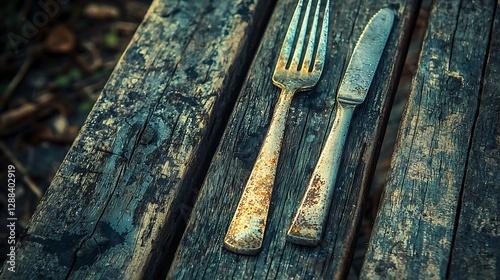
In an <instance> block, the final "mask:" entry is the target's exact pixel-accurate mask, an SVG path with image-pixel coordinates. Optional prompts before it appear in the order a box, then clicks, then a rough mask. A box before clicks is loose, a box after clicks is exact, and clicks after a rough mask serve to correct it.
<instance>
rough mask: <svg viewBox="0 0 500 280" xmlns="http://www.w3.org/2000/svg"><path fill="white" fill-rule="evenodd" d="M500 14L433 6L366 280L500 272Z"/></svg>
mask: <svg viewBox="0 0 500 280" xmlns="http://www.w3.org/2000/svg"><path fill="white" fill-rule="evenodd" d="M495 9H496V11H495ZM498 11H499V10H498V7H497V3H496V1H435V2H434V4H433V9H432V11H431V18H430V22H429V27H428V31H427V32H428V33H427V36H426V39H425V40H424V46H423V49H422V52H421V57H420V64H419V68H418V70H417V74H416V76H415V78H414V81H413V86H412V90H411V94H410V98H409V103H408V105H407V106H408V107H407V109H406V112H405V115H404V118H403V121H402V124H401V128H400V132H399V136H398V137H399V138H398V143H397V146H396V149H395V153H394V154H395V155H394V156H393V159H392V166H391V168H392V171H391V174H390V175H389V178H388V184H387V186H386V190H385V194H384V196H383V198H382V201H381V206H380V207H381V208H380V210H379V212H378V215H377V221H376V223H375V227H374V230H373V233H372V236H371V240H370V243H369V247H368V252H367V255H366V257H365V263H364V266H363V269H362V278H363V279H378V278H382V279H436V278H437V279H444V278H450V279H498V278H499V268H500V266H499V264H500V234H499V228H500V219H499V213H500V210H499V209H500V208H499V207H500V206H499V199H498V198H499V194H500V172H499V170H500V169H499V165H500V125H499V116H500V102H499V101H500V99H499V95H498V92H499V89H500V87H499V86H500V84H499V83H498V74H499V72H498V70H499V67H498V65H499V62H500V61H499V55H500V52H499V47H500V40H499V39H498V38H499V37H498V36H499V35H500V31H499V26H498V24H499V20H498V17H499V15H500V13H498ZM495 17H496V19H495ZM493 22H495V25H494V31H493V32H492V30H493Z"/></svg>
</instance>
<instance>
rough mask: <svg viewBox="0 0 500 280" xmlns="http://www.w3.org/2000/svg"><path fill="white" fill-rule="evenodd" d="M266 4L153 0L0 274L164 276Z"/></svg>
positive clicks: (249, 55) (28, 276) (252, 0)
mask: <svg viewBox="0 0 500 280" xmlns="http://www.w3.org/2000/svg"><path fill="white" fill-rule="evenodd" d="M270 3H271V2H270V1H260V0H241V1H232V0H223V1H217V4H216V5H215V4H214V3H212V1H201V0H200V1H166V0H156V1H154V2H153V4H152V6H151V7H150V9H149V12H148V14H147V15H146V18H145V19H144V21H143V23H142V25H141V26H140V28H139V29H138V31H137V33H136V34H135V36H134V38H133V40H132V42H131V44H130V45H129V47H128V49H127V50H126V53H125V54H124V56H123V57H122V58H121V60H120V62H119V64H118V65H117V67H116V69H115V71H114V72H113V74H112V76H111V78H110V80H109V81H108V83H107V84H106V86H105V88H104V90H103V92H102V94H101V96H100V98H99V99H98V101H97V103H96V105H95V106H94V108H93V110H92V112H91V114H90V115H89V118H88V120H87V121H86V123H85V125H84V127H83V129H82V131H81V132H80V134H79V136H78V138H77V139H76V140H75V143H74V144H73V146H72V148H71V150H70V152H69V153H68V155H67V157H66V158H65V160H64V162H63V164H62V166H61V168H60V170H59V171H58V172H57V174H56V176H55V178H54V180H53V182H52V184H51V186H50V188H49V190H48V191H47V193H46V194H45V196H44V197H43V199H42V201H41V203H40V205H39V206H38V208H37V211H36V212H35V214H34V216H33V218H32V219H31V222H30V224H29V225H28V228H27V230H26V232H25V234H24V235H23V236H21V238H20V242H19V246H18V248H17V250H16V253H17V262H16V271H17V273H15V274H12V273H9V272H8V271H6V270H5V271H4V273H3V274H2V275H1V278H3V279H6V278H9V279H13V278H19V279H65V278H76V279H82V278H106V279H124V278H139V277H146V278H148V277H153V276H159V275H160V276H161V275H163V276H164V275H165V273H166V268H168V264H167V263H166V262H165V259H166V258H168V256H166V254H167V253H168V252H169V250H171V249H170V248H169V246H170V245H171V243H172V240H173V238H174V236H175V235H176V234H177V231H179V230H180V231H181V232H182V229H183V228H182V227H180V225H181V224H182V223H183V222H184V221H183V220H184V219H185V218H186V217H187V215H188V213H187V212H188V209H186V205H188V204H186V203H187V202H186V200H187V199H189V198H191V197H192V194H193V191H194V190H193V189H192V187H193V186H196V185H197V184H201V180H202V179H203V172H206V166H207V164H208V163H209V160H210V148H211V147H212V146H213V147H212V154H213V151H214V150H215V147H216V143H217V142H216V141H217V140H218V139H219V138H220V136H217V134H219V135H220V134H221V133H222V129H223V127H222V126H221V124H223V123H224V122H222V121H221V120H222V119H223V118H224V117H225V116H224V113H226V114H227V111H228V109H229V110H230V108H229V107H230V106H229V105H230V104H231V103H233V104H234V100H235V98H236V96H237V94H238V91H237V90H236V89H238V87H240V86H241V84H242V81H243V78H244V73H245V72H244V70H245V69H244V67H246V66H245V65H246V64H247V65H249V64H250V60H251V58H252V56H253V53H252V51H251V50H252V46H255V47H256V46H257V42H258V38H259V37H258V36H257V35H258V32H259V31H258V30H262V28H261V27H260V26H261V25H263V22H262V21H263V19H264V17H265V15H266V13H268V12H267V10H268V8H269V6H270ZM254 50H255V48H254ZM179 235H180V233H179Z"/></svg>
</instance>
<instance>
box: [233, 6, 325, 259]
mask: <svg viewBox="0 0 500 280" xmlns="http://www.w3.org/2000/svg"><path fill="white" fill-rule="evenodd" d="M303 2H304V0H299V2H298V3H297V7H296V9H295V11H294V14H293V17H292V20H291V22H290V25H289V27H288V30H287V33H286V36H285V39H284V42H283V45H282V47H281V51H280V54H279V57H278V61H277V63H276V68H275V70H274V74H273V83H274V85H276V86H278V87H279V88H281V93H280V95H279V98H278V101H277V103H276V106H275V108H274V113H273V116H272V119H271V123H270V125H269V129H268V131H267V134H266V136H265V140H264V143H263V144H262V147H261V149H260V151H259V155H258V156H257V160H256V162H255V165H254V167H253V169H252V172H251V174H250V177H249V179H248V182H247V185H246V186H245V189H244V190H243V194H242V196H241V199H240V202H239V204H238V207H237V208H236V212H235V214H234V216H233V219H232V221H231V224H230V225H229V229H228V231H227V233H226V237H225V238H224V246H225V247H226V248H227V249H228V250H230V251H233V252H235V253H239V254H246V255H254V254H257V253H258V252H260V250H261V247H262V239H263V237H264V232H265V227H266V220H267V215H268V211H269V205H270V202H271V194H272V191H273V186H274V179H275V175H276V167H277V162H278V158H279V153H280V149H281V142H282V140H283V134H284V131H285V123H286V119H287V114H288V111H289V108H290V104H291V102H292V98H293V95H294V94H295V92H297V91H299V90H308V89H311V88H312V87H314V86H315V85H316V83H317V82H318V80H319V78H320V76H321V72H322V70H323V66H324V60H325V54H326V42H327V37H328V21H329V19H328V17H329V5H330V0H327V1H326V8H325V12H324V16H323V21H322V23H321V30H320V31H319V34H320V35H319V43H318V47H317V50H316V53H315V51H314V50H315V46H316V37H317V36H316V34H317V33H318V24H319V18H320V16H319V15H320V6H321V3H322V2H323V0H318V1H317V3H316V9H315V12H314V20H313V21H312V26H311V28H310V30H309V33H310V34H312V35H310V36H309V40H308V42H307V43H306V42H305V38H306V33H307V32H308V25H309V23H308V19H309V15H310V11H311V6H312V2H313V0H309V1H308V3H307V7H306V10H305V14H304V17H303V24H302V26H301V28H300V31H299V32H298V33H299V34H298V39H297V42H296V47H295V50H294V52H293V53H292V49H293V43H294V40H295V35H296V33H297V30H298V26H299V21H300V14H301V12H302V6H303ZM304 48H306V49H305V55H303V51H304ZM302 58H303V62H302V63H301V59H302ZM287 64H290V66H289V67H288V68H287V67H286V65H287ZM310 69H311V70H310Z"/></svg>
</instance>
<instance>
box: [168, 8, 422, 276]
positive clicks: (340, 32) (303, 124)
mask: <svg viewBox="0 0 500 280" xmlns="http://www.w3.org/2000/svg"><path fill="white" fill-rule="evenodd" d="M389 3H390V4H391V5H390V4H389ZM295 4H296V1H293V0H289V1H288V0H285V1H279V2H278V3H277V6H276V8H275V11H274V13H273V15H272V17H271V20H270V23H269V25H268V27H267V30H266V33H265V35H264V38H263V41H262V43H261V46H260V49H259V51H258V53H257V55H256V58H255V60H254V62H253V64H252V67H251V69H250V72H249V75H248V77H247V79H246V82H245V84H244V86H243V89H242V92H241V94H240V96H239V98H238V100H237V103H236V107H235V110H234V111H233V114H232V115H231V117H230V120H229V123H228V126H227V128H226V130H225V132H224V135H223V138H222V141H221V144H220V146H219V147H218V150H217V152H216V155H215V157H214V159H213V161H212V164H211V167H210V169H209V172H208V175H207V177H206V179H205V182H204V184H203V187H202V189H201V190H200V195H199V197H198V200H197V202H196V204H195V207H194V208H193V212H192V215H191V219H190V220H189V223H188V226H187V229H186V231H185V233H184V236H183V238H182V240H181V242H180V245H179V247H178V250H177V252H176V255H175V259H174V261H173V264H172V266H171V268H170V271H169V274H168V276H167V278H169V279H227V278H231V277H232V278H236V279H238V278H245V279H247V278H256V279H265V278H267V279H274V278H278V279H283V278H286V279H328V278H332V277H334V278H341V277H343V276H345V275H346V272H347V268H348V266H349V263H350V258H351V256H352V253H353V252H352V250H351V246H352V245H353V242H354V241H355V234H356V231H357V228H358V225H359V221H360V218H361V214H362V213H363V203H364V199H365V195H366V193H367V189H368V186H369V185H370V181H371V178H372V176H373V170H374V166H375V161H376V159H377V155H378V150H379V148H380V144H381V140H382V133H383V130H384V128H385V124H386V121H387V118H388V115H389V114H388V112H389V111H388V109H389V107H390V104H391V101H392V95H393V93H394V87H395V84H396V83H397V81H398V77H399V73H400V71H401V68H402V63H403V62H404V57H405V55H406V48H407V44H408V40H409V30H410V28H411V27H412V24H413V21H414V20H415V19H416V12H417V11H418V2H417V1H392V2H387V1H333V2H332V6H331V17H330V32H329V33H330V34H329V46H328V49H327V60H326V64H325V69H324V72H323V76H322V78H321V79H320V81H319V83H318V86H317V87H316V88H315V90H313V91H312V92H305V93H300V94H297V95H296V96H295V98H294V100H293V101H292V107H291V110H290V115H289V118H288V122H287V128H286V132H285V139H284V143H283V149H282V151H281V155H280V159H279V165H278V171H277V178H276V181H275V184H276V185H275V188H274V191H273V194H272V202H271V207H270V211H269V218H268V222H267V229H266V233H265V236H264V242H263V250H262V252H261V253H260V254H259V255H258V256H241V255H237V254H234V253H231V252H229V251H228V250H226V249H224V248H223V238H224V235H225V232H226V230H227V228H228V226H229V223H230V220H231V218H232V216H233V213H234V211H235V209H236V206H237V203H238V200H239V198H240V196H241V193H242V191H243V188H244V186H245V182H246V180H247V178H248V176H249V174H250V172H251V169H252V165H253V163H254V161H255V158H256V156H257V153H258V151H259V148H260V145H261V143H262V141H263V138H264V135H265V133H266V130H267V126H268V124H269V121H270V117H271V114H272V109H273V107H274V104H275V102H276V100H277V98H278V93H279V89H278V88H277V87H275V86H274V85H273V84H272V81H271V77H272V71H273V70H274V63H275V61H276V59H277V55H278V54H279V49H280V47H281V43H282V41H283V38H284V36H285V32H286V29H287V27H288V23H289V21H290V19H291V17H292V13H293V10H294V8H295ZM387 6H390V7H392V8H393V9H394V11H395V14H396V21H395V24H394V28H393V32H392V34H391V36H390V38H389V42H388V44H387V48H386V50H385V51H384V54H383V57H382V60H381V62H380V65H379V68H378V72H377V74H376V75H375V78H374V82H373V84H372V87H371V90H370V92H369V93H368V96H367V100H366V101H365V102H364V103H363V104H362V105H360V107H359V108H357V110H356V112H355V113H354V117H353V120H352V123H351V130H350V134H349V136H348V140H347V142H346V146H345V151H346V152H345V154H344V156H343V161H342V164H341V167H340V177H339V179H338V181H337V182H338V183H337V186H338V187H337V188H336V189H335V191H334V198H333V204H332V209H331V211H330V214H329V217H328V222H327V228H326V230H325V235H324V237H323V241H322V243H321V244H320V246H318V247H314V248H311V247H303V246H297V245H293V244H291V243H289V242H286V241H285V240H286V237H285V235H286V231H287V229H288V227H289V225H290V222H291V219H292V215H293V213H294V212H295V210H296V209H297V207H298V205H299V201H300V198H301V196H302V194H303V193H304V191H305V188H306V185H307V182H308V180H309V176H310V175H311V173H312V171H313V168H314V165H315V164H316V161H317V159H318V156H319V153H320V150H321V146H322V145H323V143H324V141H325V138H326V135H327V134H328V131H329V128H330V127H331V123H332V122H333V119H334V117H335V110H336V106H335V92H336V89H337V86H338V85H339V82H340V79H341V76H342V72H343V69H344V68H345V67H346V64H347V61H348V58H349V56H350V53H351V52H352V50H353V48H354V44H355V43H356V41H357V39H358V38H359V36H360V34H361V32H362V30H363V28H364V26H365V24H366V23H367V22H368V20H369V19H370V17H371V16H372V15H373V14H374V13H375V12H376V11H378V10H379V9H380V8H383V7H387Z"/></svg>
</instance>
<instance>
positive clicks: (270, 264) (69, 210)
mask: <svg viewBox="0 0 500 280" xmlns="http://www.w3.org/2000/svg"><path fill="white" fill-rule="evenodd" d="M295 5H296V1H295V0H281V1H277V2H274V1H265V0H239V1H236V2H235V1H230V0H220V1H217V3H213V2H212V1H206V0H200V1H167V0H155V1H153V4H152V5H151V8H150V10H149V12H148V14H147V15H146V17H145V19H144V21H143V23H142V25H141V26H140V27H139V29H138V31H137V33H136V34H135V36H134V38H133V40H132V42H131V43H130V45H129V47H128V49H127V50H126V52H125V54H124V55H123V57H122V58H121V60H120V62H119V64H118V65H117V67H116V69H115V71H114V73H113V74H112V76H111V78H110V80H109V81H108V83H107V84H106V86H105V88H104V90H103V92H102V94H101V96H100V97H99V99H98V100H97V102H96V104H95V106H94V108H93V110H92V112H91V113H90V115H89V117H88V119H87V121H86V123H85V125H84V127H83V128H82V130H81V132H80V135H79V136H78V138H77V139H76V140H75V142H74V144H73V146H72V148H71V150H70V151H69V153H68V155H67V157H66V159H65V160H64V162H63V164H62V166H61V168H60V170H59V171H58V172H57V174H56V176H55V178H54V180H53V182H52V184H51V186H50V188H49V189H48V191H47V193H46V194H45V195H44V197H43V199H42V201H41V203H40V205H39V206H38V208H37V210H36V212H35V214H34V216H33V218H32V220H31V222H30V224H29V225H28V227H27V230H26V232H25V233H24V234H23V235H22V236H21V237H20V240H19V242H18V247H17V249H16V254H17V259H16V271H17V272H16V273H14V274H12V273H10V272H8V271H7V270H6V269H5V267H6V266H4V270H3V272H2V274H1V275H0V278H2V279H13V278H19V279H28V278H31V279H33V278H44V279H48V278H52V279H80V278H105V279H109V278H112V279H121V278H125V279H135V278H154V279H157V278H165V277H166V278H169V279H202V278H205V279H228V278H236V279H240V278H245V279H246V278H256V279H267V278H270V279H275V278H277V279H331V278H336V279H339V278H345V277H346V276H347V273H348V271H349V267H350V263H351V260H352V256H353V253H354V250H353V247H354V245H355V243H356V237H357V231H358V228H359V225H360V222H361V218H362V215H363V212H364V204H365V200H366V196H367V194H368V192H369V187H370V185H371V181H372V178H373V173H374V168H375V164H376V162H377V158H378V154H379V150H380V146H381V142H382V139H383V136H384V131H385V127H386V125H387V121H388V117H389V113H390V110H391V105H392V100H393V98H394V94H395V90H396V87H397V85H398V82H399V77H400V74H401V71H402V67H403V64H404V62H405V58H406V53H407V49H408V45H409V40H410V37H411V34H412V31H413V28H414V25H415V21H416V18H417V16H418V11H419V5H420V1H417V0H415V1H404V0H393V1H387V0H374V1H332V3H331V8H330V9H331V14H330V27H329V28H330V32H329V37H328V49H327V58H326V61H325V68H324V71H323V75H322V77H321V80H320V81H319V83H318V85H317V86H316V88H314V89H313V90H311V91H309V92H303V93H299V94H297V95H296V96H295V97H294V100H293V102H292V106H291V110H290V114H289V117H288V121H287V127H286V132H285V139H284V142H283V147H282V151H281V156H280V158H279V165H278V171H277V178H276V180H275V188H274V192H273V194H272V203H271V208H270V212H269V219H268V221H267V230H266V233H265V237H264V244H263V250H262V252H261V253H260V254H259V255H257V256H241V255H237V254H234V253H231V252H229V251H227V250H226V249H224V248H223V245H222V244H223V237H224V235H225V232H226V230H227V227H228V226H229V222H230V220H231V218H232V215H233V213H234V210H235V209H236V206H237V203H238V200H239V198H240V196H241V193H242V191H243V188H244V186H245V182H246V179H247V178H248V176H249V174H250V171H251V169H252V166H253V163H254V161H255V158H256V156H257V153H258V150H259V147H260V145H261V143H262V141H263V137H264V135H265V132H266V130H267V126H268V124H269V121H270V118H271V114H272V111H273V108H274V104H275V102H276V100H277V97H278V94H279V89H278V88H277V87H275V86H274V85H273V84H272V79H271V78H272V72H273V70H274V63H275V61H276V58H277V55H278V53H279V49H280V47H281V43H282V41H283V38H284V36H285V32H286V29H287V27H288V23H289V21H290V19H291V17H292V13H293V10H294V8H295ZM385 7H389V8H391V9H392V10H393V11H394V12H395V15H396V19H395V23H394V27H393V29H392V34H391V35H390V37H389V41H388V43H387V46H386V49H385V51H384V53H383V56H382V59H381V62H380V64H379V67H378V70H377V73H376V75H375V78H374V81H373V83H372V86H371V88H370V91H369V93H368V96H367V99H366V100H365V102H364V103H363V104H362V105H360V106H359V107H358V108H357V109H356V111H355V113H354V117H353V120H352V123H351V127H350V132H349V136H348V139H347V142H346V145H345V151H344V155H343V157H342V164H341V167H340V170H339V177H338V179H337V184H336V188H335V191H334V198H333V203H332V206H331V210H330V213H329V216H328V221H327V227H326V230H325V233H324V237H323V240H322V242H321V244H320V245H319V246H317V247H303V246H297V245H293V244H290V243H289V242H286V241H285V234H286V230H287V229H288V226H289V224H290V222H291V218H292V215H293V214H294V211H295V210H296V209H297V207H298V203H299V201H300V199H301V196H302V194H303V193H304V190H305V187H306V185H307V182H308V180H309V177H310V174H311V173H312V170H313V168H314V165H315V163H316V160H317V158H318V156H319V153H320V151H321V147H322V146H323V143H324V141H325V140H326V139H325V138H326V135H327V134H328V132H329V128H330V127H331V125H332V122H333V119H334V117H335V112H336V105H335V97H336V90H337V87H338V85H339V83H340V79H341V78H342V74H343V71H344V70H345V67H346V66H347V65H346V64H347V62H348V59H349V57H350V54H351V53H352V50H353V48H354V44H355V43H356V41H357V39H358V37H359V35H360V34H361V32H362V30H363V28H364V26H365V24H366V23H367V22H368V20H369V19H370V17H371V16H373V14H375V13H376V12H377V11H378V10H379V9H380V8H385ZM497 10H498V7H497V3H496V2H495V1H485V3H476V2H475V1H472V2H471V3H469V2H467V3H465V1H463V3H462V2H458V1H451V2H450V1H444V0H441V1H439V0H436V1H435V2H434V3H433V8H432V10H431V17H430V20H429V25H428V31H427V32H428V34H427V36H426V39H425V41H424V45H423V50H422V53H421V58H420V64H419V68H418V71H417V74H416V76H415V78H414V82H413V87H412V89H411V92H410V100H409V103H408V105H407V109H406V111H405V117H404V120H403V122H402V127H401V129H400V133H399V137H398V144H397V149H396V152H395V155H394V157H393V162H392V171H391V176H390V178H389V183H388V187H387V189H386V192H385V195H384V199H383V200H382V202H381V210H380V212H379V214H378V216H377V223H376V225H375V228H374V233H373V234H372V239H371V240H370V244H369V250H368V253H367V257H366V260H365V265H364V267H363V271H362V277H364V278H369V279H371V278H396V279H399V278H421V277H423V278H445V277H451V278H461V277H465V278H469V277H472V278H476V277H475V276H485V277H484V278H485V279H487V278H490V279H494V278H497V277H498V271H499V270H500V267H499V264H500V256H499V255H500V253H499V252H500V247H499V244H500V242H499V241H500V240H499V238H500V235H499V231H498V229H499V228H500V227H499V225H500V224H499V221H500V219H499V218H498V217H499V215H498V213H499V212H500V211H499V210H500V207H499V200H498V196H499V194H500V183H499V182H500V180H499V179H500V172H498V171H499V169H498V164H499V162H500V148H499V147H500V124H499V117H498V116H499V113H500V109H499V108H500V102H499V101H500V100H499V97H498V94H497V92H498V89H499V87H500V85H499V84H498V82H497V81H496V77H497V76H498V75H497V74H498V54H499V51H498V49H499V48H498V46H499V43H500V42H499V40H498V36H497V35H498V33H499V32H498V17H499V16H498V13H496V11H497ZM485 242H486V243H485Z"/></svg>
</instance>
